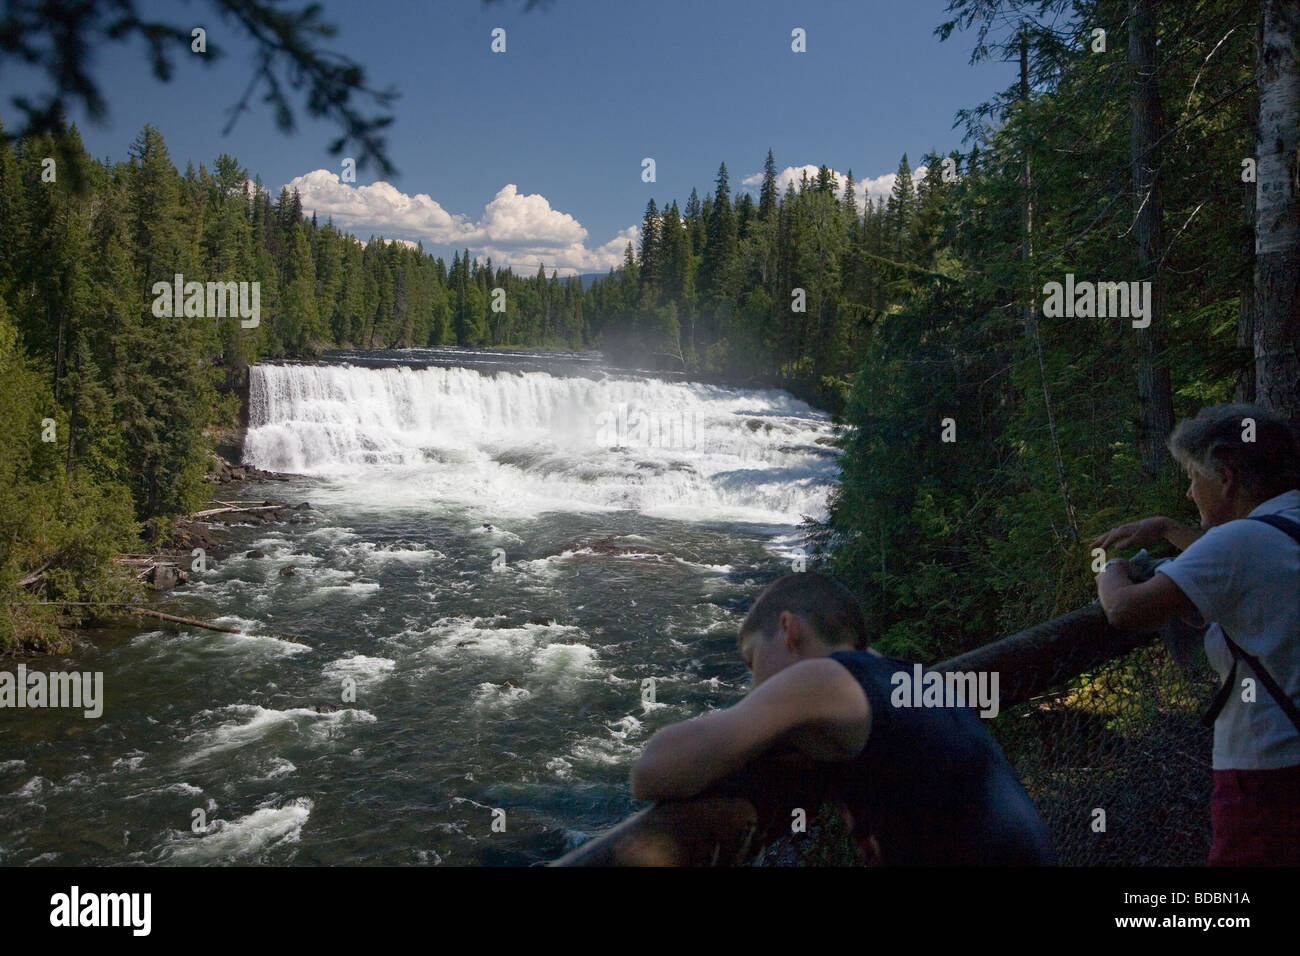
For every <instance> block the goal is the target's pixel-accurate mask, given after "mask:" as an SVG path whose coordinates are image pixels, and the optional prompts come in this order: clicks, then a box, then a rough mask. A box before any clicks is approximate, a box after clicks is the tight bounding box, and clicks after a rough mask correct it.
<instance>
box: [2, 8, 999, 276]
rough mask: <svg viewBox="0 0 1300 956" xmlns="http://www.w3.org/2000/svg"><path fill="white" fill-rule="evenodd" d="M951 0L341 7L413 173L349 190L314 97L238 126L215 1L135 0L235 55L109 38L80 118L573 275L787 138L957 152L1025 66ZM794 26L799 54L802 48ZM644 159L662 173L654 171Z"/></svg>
mask: <svg viewBox="0 0 1300 956" xmlns="http://www.w3.org/2000/svg"><path fill="white" fill-rule="evenodd" d="M946 5H947V3H946V0H892V2H878V0H860V2H838V3H830V2H820V0H798V2H789V0H786V2H775V0H746V2H732V0H725V2H709V0H694V2H686V0H654V2H650V0H646V2H631V0H553V2H552V3H551V5H550V6H549V7H547V8H545V9H535V10H533V11H531V12H527V13H526V12H524V11H523V2H522V0H502V2H500V3H497V4H494V5H492V6H484V5H483V4H482V3H481V2H479V0H422V2H395V0H371V2H337V0H326V2H324V4H323V6H324V12H325V19H326V20H328V21H330V22H332V23H334V24H335V25H336V26H337V27H338V31H339V32H338V35H337V36H336V37H334V38H333V39H332V40H329V41H326V42H327V46H328V48H330V49H333V50H336V51H339V52H341V53H344V54H346V55H348V56H350V57H352V58H353V59H355V60H357V61H358V62H360V63H361V64H362V65H363V66H364V67H365V69H366V71H367V79H368V81H369V83H370V84H371V85H372V86H375V87H379V88H383V87H386V86H389V85H392V86H394V87H396V88H397V89H398V90H399V91H400V93H401V98H400V99H399V100H398V101H397V103H396V104H395V107H394V111H393V112H394V115H395V117H396V118H395V121H394V124H393V126H392V127H390V129H389V134H388V145H389V153H390V156H391V157H392V159H393V161H394V163H395V165H396V166H397V168H398V170H399V174H398V175H397V176H395V177H392V178H391V179H390V180H389V181H388V182H387V183H383V182H377V171H376V170H375V169H373V168H366V169H362V170H359V171H358V173H357V181H356V183H355V184H347V183H341V182H340V181H339V179H338V175H339V173H340V169H341V167H340V164H339V159H338V158H337V157H333V156H331V155H330V154H329V152H328V148H327V147H328V144H329V143H330V142H331V141H332V140H333V139H334V138H335V137H336V136H337V135H338V130H337V128H336V127H334V126H333V125H332V124H330V123H326V122H323V121H313V120H310V119H309V118H308V117H307V116H306V115H305V112H304V111H303V110H302V109H301V102H302V101H301V100H298V101H296V102H295V111H296V118H297V120H298V129H297V132H296V133H295V134H293V135H285V134H283V133H281V132H280V131H279V130H277V129H276V127H275V125H274V123H273V120H272V116H271V111H270V109H269V107H265V106H262V105H261V104H260V103H257V104H255V109H254V110H252V111H251V112H248V113H245V114H244V115H243V116H242V117H241V118H240V120H239V122H238V124H237V125H236V126H235V128H234V130H233V131H232V132H231V133H230V135H228V136H223V135H222V129H223V128H224V127H225V125H226V121H227V118H228V117H227V111H228V109H229V107H230V106H231V105H232V104H233V103H234V102H235V101H236V100H237V99H238V98H239V95H240V93H241V91H242V90H243V89H244V87H245V86H246V85H247V83H248V81H249V79H250V77H251V75H252V66H251V61H250V60H249V58H248V46H247V44H245V43H244V42H242V41H241V39H240V38H239V37H238V36H237V35H235V34H233V33H232V30H233V25H231V24H229V23H226V22H224V21H223V20H222V19H221V18H219V17H218V16H216V15H215V14H212V13H210V8H209V7H208V6H207V5H206V4H203V3H198V2H171V3H160V2H153V0H149V2H144V3H142V4H141V7H142V9H144V10H146V11H148V12H150V13H156V14H158V15H160V16H162V17H165V18H166V19H168V20H171V21H174V22H177V23H180V24H188V23H189V22H190V21H193V25H194V26H202V27H204V28H205V29H206V30H207V33H208V39H209V42H211V43H214V44H217V43H220V44H224V45H225V46H226V48H227V51H228V53H229V55H228V56H227V58H226V59H225V60H224V61H221V62H220V63H218V64H215V65H213V66H211V67H210V68H204V67H203V66H202V65H201V64H200V63H199V62H198V60H199V57H198V55H197V54H193V53H191V52H190V51H189V50H188V48H186V49H183V50H181V51H180V52H179V53H178V55H177V57H176V58H175V63H176V72H175V75H174V77H173V79H172V81H171V82H170V83H168V84H161V83H159V82H158V81H157V80H155V79H154V78H153V76H152V74H151V73H150V70H149V66H148V62H147V59H146V57H145V55H144V50H143V47H142V46H141V45H139V44H132V45H130V46H126V45H120V44H119V45H114V46H110V47H106V48H104V49H102V50H97V51H95V52H94V56H95V59H94V63H95V75H96V77H97V78H98V79H99V80H100V82H101V84H102V87H103V89H104V92H105V93H106V96H107V99H108V102H109V106H110V116H109V118H108V122H107V124H105V125H103V126H97V125H95V124H93V123H90V122H89V121H87V120H86V119H85V117H84V116H82V115H79V114H76V113H74V114H73V116H72V119H74V120H75V121H76V122H77V123H78V125H79V127H80V128H81V132H82V136H83V138H84V140H85V142H86V145H87V148H88V149H89V150H90V152H91V153H92V154H94V155H95V156H97V157H110V158H113V159H124V158H125V157H126V154H127V149H128V147H129V144H130V142H131V141H132V139H134V138H135V136H136V135H137V134H138V132H139V130H140V128H141V127H142V126H143V125H144V124H145V123H152V124H153V125H155V126H157V127H158V128H159V129H160V130H161V131H162V133H163V135H164V137H165V138H166V140H167V144H168V147H169V149H170V151H171V155H172V159H173V161H174V162H175V163H176V164H177V166H178V167H179V168H180V169H181V170H184V168H185V163H186V161H187V160H192V161H193V162H194V163H195V165H196V166H197V165H198V164H200V163H205V164H208V165H209V166H210V165H211V164H212V161H213V160H214V159H215V158H216V156H217V155H218V154H220V153H222V152H228V153H231V154H232V155H234V156H235V157H236V158H237V159H238V160H239V161H240V162H241V163H242V164H243V165H245V166H246V167H247V168H248V170H249V173H250V175H252V176H256V175H260V176H261V177H262V181H263V183H264V185H265V186H266V187H267V188H269V189H271V190H272V192H273V193H278V191H279V189H280V187H281V186H283V185H285V184H297V185H298V186H299V188H300V190H301V191H302V192H303V196H304V205H305V207H306V208H308V209H313V208H315V209H317V211H318V212H319V213H320V215H321V217H322V219H323V218H324V217H325V216H326V215H327V214H332V215H333V218H334V221H335V223H336V225H340V226H341V227H343V228H346V229H347V230H348V231H351V232H354V233H355V234H357V235H358V236H360V237H361V238H362V239H366V238H368V237H369V236H370V235H372V234H373V235H379V234H383V235H385V236H387V237H389V238H401V239H407V240H417V239H418V240H422V241H423V242H424V244H425V248H426V249H427V250H429V251H431V252H434V253H435V254H439V255H444V256H446V258H447V259H448V260H450V257H451V253H452V250H453V249H456V248H463V247H468V248H469V249H470V250H471V252H472V253H474V254H476V255H478V256H483V255H491V256H492V258H493V262H494V263H496V264H498V265H501V264H509V265H512V266H513V267H514V269H515V271H516V272H529V273H531V272H535V271H536V269H537V265H538V262H539V261H540V262H544V263H545V265H546V267H547V271H548V272H549V271H550V270H551V269H552V268H557V269H558V270H559V272H560V274H561V275H565V274H572V273H574V272H605V271H607V270H608V268H609V267H610V266H611V265H613V264H615V263H616V262H618V261H619V260H620V259H621V256H622V250H623V246H624V244H625V243H626V242H627V241H628V239H629V238H632V239H635V235H636V232H635V229H636V224H637V223H639V222H640V219H641V216H642V214H643V212H644V210H645V206H646V202H647V201H648V200H649V199H650V198H651V197H654V199H655V200H656V202H658V203H659V204H660V205H661V206H662V205H664V204H665V203H666V202H667V201H669V200H671V199H674V198H675V199H677V200H678V202H679V203H680V204H684V203H685V200H686V198H687V196H688V195H689V194H690V191H691V188H692V186H694V187H696V188H697V189H698V190H699V192H700V195H701V196H703V195H705V194H706V193H707V192H711V191H712V190H713V188H714V177H715V175H716V173H717V169H718V164H719V163H720V162H726V164H727V169H728V172H729V174H730V178H731V186H732V189H733V190H735V189H738V188H740V187H741V186H742V185H743V183H744V180H745V179H746V178H748V177H757V175H758V174H759V173H761V170H762V165H763V160H764V157H765V156H766V154H767V149H768V147H771V148H772V150H773V153H774V156H775V158H776V163H777V167H778V169H782V170H784V169H786V168H789V167H794V168H797V167H801V166H803V165H805V164H811V165H814V166H815V165H817V164H820V163H825V164H827V165H828V166H830V167H832V168H833V169H835V170H837V171H840V172H843V171H845V170H848V169H852V171H853V173H854V176H855V177H856V178H857V179H858V180H859V181H863V180H871V181H872V182H871V185H870V188H871V189H872V190H873V192H874V191H879V190H887V189H888V186H889V183H890V182H891V179H890V177H892V174H893V172H894V170H895V169H896V167H897V165H898V160H899V157H900V156H901V155H902V154H903V153H904V152H906V153H908V155H909V158H910V159H911V160H912V164H913V165H916V162H917V160H918V158H919V157H920V155H921V154H923V153H924V152H926V151H928V150H929V149H932V148H934V149H939V150H945V151H946V150H948V149H952V148H956V147H959V146H960V132H959V131H958V130H955V129H953V128H952V123H953V118H954V114H955V113H956V111H957V110H958V109H961V108H963V107H969V106H974V105H976V104H977V103H979V102H981V101H983V100H986V99H988V98H989V97H990V96H991V95H992V93H993V92H994V91H995V90H997V89H1000V88H1002V87H1005V86H1007V85H1008V84H1009V83H1010V82H1011V81H1012V79H1013V78H1014V72H1015V66H1014V65H1013V64H1007V63H992V64H988V63H986V64H980V65H979V66H971V65H969V58H970V48H971V46H972V44H973V41H974V37H973V36H972V35H968V34H960V33H958V34H955V35H954V36H953V38H951V39H950V40H948V41H947V42H945V43H940V42H939V41H938V39H937V37H935V36H934V34H933V30H934V28H935V27H936V26H937V25H938V24H939V23H940V22H941V21H942V20H943V19H944V8H945V7H946ZM494 27H502V28H504V29H505V30H506V52H505V53H493V52H491V50H490V44H491V31H492V29H493V28H494ZM795 27H801V28H803V29H804V30H805V31H806V34H807V52H806V53H794V52H793V51H792V50H791V31H792V30H793V29H794V28H795ZM0 84H2V85H3V90H4V95H3V99H2V100H0V116H2V117H3V118H4V119H5V120H6V122H7V123H8V124H9V125H12V124H13V122H14V119H15V118H14V117H13V116H12V113H13V110H12V108H9V106H8V100H9V96H10V95H12V94H14V93H19V92H30V91H32V90H33V89H34V87H33V86H32V84H31V78H30V74H26V73H23V72H22V71H20V70H14V69H12V68H10V69H8V70H7V71H6V73H5V74H4V75H3V76H0ZM644 157H653V158H654V160H655V164H656V182H653V183H646V182H643V181H642V179H641V169H642V166H641V161H642V159H643V158H644ZM752 188H754V189H755V190H756V189H757V186H754V187H752Z"/></svg>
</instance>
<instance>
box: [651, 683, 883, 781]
mask: <svg viewBox="0 0 1300 956" xmlns="http://www.w3.org/2000/svg"><path fill="white" fill-rule="evenodd" d="M870 716H871V715H870V708H869V707H868V705H867V695H866V694H865V693H864V692H863V690H862V687H861V685H860V684H859V683H858V682H857V679H856V678H854V677H853V675H852V674H850V673H849V671H848V669H847V668H845V667H844V666H843V665H842V664H839V663H837V662H836V661H833V660H831V659H829V658H816V659H813V660H807V661H800V662H799V663H797V664H792V665H791V666H789V667H787V668H785V669H784V670H782V671H781V672H780V673H778V674H775V675H773V676H772V677H771V678H769V679H768V680H766V681H764V682H763V683H762V684H760V685H759V686H758V687H756V688H755V689H754V690H752V691H750V693H749V694H748V695H746V696H745V698H744V699H743V700H742V701H741V702H740V703H738V704H736V705H734V706H732V707H728V708H726V709H725V710H716V711H713V712H711V713H708V714H705V715H703V716H701V717H696V718H694V719H693V720H687V721H683V722H682V723H678V724H672V725H671V726H668V727H665V728H664V729H663V730H661V731H659V732H658V733H657V734H655V735H654V737H652V738H651V739H650V743H648V744H647V745H646V748H645V751H644V752H643V753H642V754H641V757H640V759H638V760H637V762H636V764H635V765H634V766H633V767H632V795H633V796H634V797H636V798H637V799H638V800H669V799H675V798H681V797H689V796H693V795H694V794H697V793H699V792H700V791H702V790H704V789H706V788H707V787H709V786H710V785H711V784H714V783H717V782H718V781H719V780H721V779H723V778H724V777H726V776H728V775H729V774H731V773H734V772H735V771H737V770H739V769H740V768H741V767H743V766H744V765H745V764H746V763H748V762H749V761H750V760H753V759H754V758H755V757H757V756H758V755H759V754H761V753H762V752H763V751H764V750H766V749H767V748H768V747H769V746H770V745H771V744H772V743H774V742H775V741H776V740H778V739H779V738H781V737H783V736H786V735H787V734H788V735H789V738H790V741H791V743H793V744H794V745H795V746H796V747H798V748H799V749H800V750H803V751H804V752H806V753H808V754H809V755H810V756H812V757H814V758H815V759H819V760H837V759H838V760H848V759H851V758H852V757H854V756H856V754H857V753H858V752H859V751H860V750H861V749H862V748H863V746H865V745H866V742H867V734H868V733H869V730H870Z"/></svg>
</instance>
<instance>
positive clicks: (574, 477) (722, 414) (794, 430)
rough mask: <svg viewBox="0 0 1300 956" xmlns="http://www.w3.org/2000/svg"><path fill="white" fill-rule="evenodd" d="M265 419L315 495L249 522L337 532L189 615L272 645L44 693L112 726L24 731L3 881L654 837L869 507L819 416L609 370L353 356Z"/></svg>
mask: <svg viewBox="0 0 1300 956" xmlns="http://www.w3.org/2000/svg"><path fill="white" fill-rule="evenodd" d="M249 404H250V425H249V430H248V433H247V437H246V440H245V443H244V460H245V461H246V462H247V463H249V464H252V465H256V466H257V467H259V468H264V469H268V470H273V471H280V472H291V473H294V474H295V475H298V476H301V477H295V478H293V479H292V480H290V481H288V482H264V483H263V482H252V483H244V484H243V485H239V484H232V485H228V486H223V487H222V489H221V493H220V494H219V495H218V497H221V498H223V499H228V498H230V497H232V496H237V497H238V498H239V499H240V500H252V499H260V498H268V497H274V498H280V499H284V500H286V501H288V502H290V503H291V504H297V503H299V502H303V501H305V502H308V503H309V504H310V505H311V508H310V509H305V510H301V511H295V512H294V519H293V522H292V523H284V524H272V525H264V526H256V527H255V526H235V527H232V528H230V529H229V531H228V532H227V535H226V537H227V544H226V545H225V546H224V547H223V548H222V549H220V550H219V551H218V552H216V553H214V554H213V555H211V556H210V557H209V563H208V568H207V570H206V571H204V572H203V573H200V574H196V575H195V576H194V580H193V581H192V582H191V583H190V584H188V585H186V586H183V587H181V588H179V589H177V590H175V591H173V592H171V593H170V594H168V595H166V603H167V607H168V609H169V610H172V611H173V612H174V613H179V614H183V615H191V616H197V617H200V618H205V619H210V620H214V621H216V622H217V623H224V624H226V625H228V626H235V627H238V628H240V629H241V630H242V631H243V633H242V634H223V633H217V632H212V631H205V630H198V629H193V628H188V627H182V628H180V629H170V630H150V631H145V632H138V631H125V630H111V631H102V632H100V633H99V634H98V636H97V639H96V642H95V646H94V647H93V648H90V647H83V648H80V649H78V650H77V651H76V652H75V653H74V654H72V655H70V656H67V657H60V658H54V659H44V660H42V659H36V660H29V661H27V666H28V669H29V670H30V669H34V668H35V669H41V668H44V669H48V670H65V669H66V670H81V671H102V672H103V674H104V688H105V689H104V694H105V702H104V710H103V714H102V716H100V717H99V718H94V719H87V718H84V717H83V716H82V715H81V712H80V711H75V712H73V711H67V710H43V711H32V710H29V711H22V712H19V711H14V710H7V711H0V863H3V864H10V865H12V864H55V865H90V864H93V865H101V864H139V863H174V864H203V865H208V864H249V863H270V864H294V865H312V864H328V865H340V864H398V865H404V864H444V865H524V864H531V863H536V862H540V861H544V860H549V859H553V858H554V857H556V856H558V855H559V854H560V853H562V852H564V851H565V850H567V849H569V848H570V847H572V846H574V845H576V844H577V843H579V842H581V840H582V839H584V838H585V837H586V836H588V835H590V834H591V833H593V832H595V831H597V830H600V829H602V828H605V827H608V826H610V825H612V824H614V823H616V822H617V821H618V820H620V819H621V818H623V817H624V816H626V815H627V814H629V813H631V812H633V811H634V810H635V809H637V807H638V804H637V803H636V802H635V801H633V800H632V798H631V795H630V793H629V791H628V787H627V775H628V770H629V768H630V766H631V762H632V761H633V760H634V759H635V757H636V755H637V753H638V752H639V750H640V748H641V747H642V746H643V745H644V742H645V740H646V739H647V738H648V736H649V735H650V734H652V733H653V732H654V731H655V730H656V729H657V728H659V727H662V726H664V725H666V724H668V723H671V722H674V721H677V720H682V719H685V718H687V717H691V716H694V715H696V714H699V713H701V712H702V711H704V710H706V709H708V708H712V707H720V706H726V705H728V704H730V703H732V702H734V701H735V700H736V699H738V698H739V696H740V695H742V694H743V693H744V691H745V689H746V688H747V686H748V673H747V672H746V670H745V668H744V666H743V664H742V663H741V662H740V660H739V658H738V656H737V654H736V650H735V638H736V631H737V626H738V623H739V620H740V618H741V616H742V615H743V613H744V610H745V608H746V607H747V606H748V604H749V602H750V601H752V599H753V597H754V596H755V594H756V593H757V592H758V590H759V589H760V588H761V586H762V585H763V584H765V583H766V582H768V581H770V580H772V579H773V578H775V577H776V576H777V575H779V574H780V573H782V571H783V570H786V569H788V568H789V567H790V565H791V561H792V560H793V559H794V558H795V556H796V555H797V553H798V550H797V549H798V547H799V542H800V538H799V534H798V527H797V526H798V523H799V522H800V520H801V518H802V516H804V515H809V516H813V517H823V516H824V515H825V511H826V498H827V495H828V493H829V491H830V489H831V488H832V487H833V485H834V482H835V480H836V478H837V476H838V459H837V452H836V450H835V448H834V447H833V445H832V444H831V442H832V438H833V434H834V429H833V427H832V425H831V423H830V421H829V420H828V418H827V416H826V415H825V414H824V413H822V412H820V411H817V410H815V409H813V408H811V407H809V406H808V405H807V404H805V403H803V402H801V401H799V400H796V399H794V398H793V397H791V396H790V395H789V394H787V393H785V392H782V391H779V390H757V389H739V388H730V387H723V386H719V385H711V384H702V383H698V382H689V381H680V380H668V379H663V378H655V377H652V376H650V375H648V374H640V373H635V372H629V371H624V370H618V369H611V368H607V367H604V366H603V365H602V364H601V362H600V361H599V357H598V356H576V357H565V356H554V355H547V354H545V353H522V354H521V353H511V354H504V355H503V354H501V353H487V352H478V353H475V352H463V351H456V350H437V351H427V350H407V351H403V352H396V353H386V354H378V355H377V354H374V353H370V354H365V355H363V354H342V355H336V356H332V357H331V359H330V360H329V361H325V362H321V363H317V364H311V365H307V364H302V365H263V366H256V367H254V368H253V369H252V370H251V383H250V398H249ZM258 552H260V553H261V555H262V556H256V555H257V553H258ZM250 553H251V554H253V555H255V556H249V554H250ZM290 568H291V569H292V570H291V571H287V569H290ZM286 572H287V573H286ZM272 633H286V634H292V635H297V636H300V637H301V638H302V639H303V641H305V644H302V645H300V644H294V643H289V642H285V641H282V640H279V639H277V638H275V637H273V636H270V635H271V634H272ZM650 698H653V699H650ZM325 705H328V706H325ZM333 708H337V709H333Z"/></svg>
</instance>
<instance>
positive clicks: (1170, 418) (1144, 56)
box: [1128, 0, 1174, 478]
mask: <svg viewBox="0 0 1300 956" xmlns="http://www.w3.org/2000/svg"><path fill="white" fill-rule="evenodd" d="M1151 8H1152V0H1129V21H1128V58H1129V64H1130V65H1131V66H1132V67H1133V90H1132V95H1131V97H1130V101H1129V102H1130V105H1131V112H1132V136H1131V139H1130V145H1131V150H1132V157H1133V202H1134V209H1135V219H1134V222H1133V234H1134V236H1135V237H1136V239H1137V245H1138V250H1137V252H1138V255H1137V262H1138V271H1139V273H1140V280H1141V281H1150V283H1151V314H1150V316H1149V317H1148V318H1149V319H1150V324H1149V325H1148V326H1147V327H1146V328H1144V329H1138V330H1137V337H1138V351H1139V358H1138V407H1139V421H1138V449H1139V451H1140V453H1141V455H1142V471H1143V473H1144V474H1146V475H1147V476H1148V477H1152V478H1154V477H1157V476H1159V475H1160V474H1161V473H1162V472H1164V471H1165V470H1166V469H1167V468H1168V466H1169V462H1170V460H1171V459H1170V457H1169V454H1168V452H1166V451H1165V440H1166V439H1167V438H1168V437H1169V433H1170V432H1171V431H1172V430H1173V427H1174V402H1173V392H1172V389H1171V388H1170V384H1169V368H1168V367H1167V366H1166V365H1165V364H1164V359H1163V357H1162V355H1161V353H1162V352H1163V351H1164V341H1163V340H1164V336H1163V335H1161V334H1160V323H1161V322H1163V321H1164V299H1165V296H1164V279H1163V275H1162V270H1161V268H1160V253H1161V244H1162V236H1161V225H1162V220H1163V218H1164V202H1163V199H1162V198H1161V190H1160V171H1159V170H1160V147H1159V145H1158V142H1159V140H1160V136H1161V127H1162V120H1161V115H1160V112H1161V111H1160V88H1159V85H1158V84H1157V81H1156V62H1155V59H1156V25H1155V17H1154V15H1153V14H1152V10H1151Z"/></svg>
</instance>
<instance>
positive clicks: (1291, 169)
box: [1254, 0, 1300, 426]
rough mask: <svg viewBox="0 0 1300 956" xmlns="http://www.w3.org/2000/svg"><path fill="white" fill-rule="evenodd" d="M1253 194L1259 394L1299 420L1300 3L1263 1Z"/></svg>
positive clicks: (1262, 400)
mask: <svg viewBox="0 0 1300 956" xmlns="http://www.w3.org/2000/svg"><path fill="white" fill-rule="evenodd" d="M1259 41H1260V42H1259V69H1258V72H1257V74H1256V77H1257V82H1258V84H1259V132H1258V138H1257V141H1256V146H1255V152H1256V157H1255V158H1256V162H1257V167H1256V176H1257V182H1256V193H1255V203H1256V207H1255V328H1254V334H1255V394H1256V400H1257V401H1258V402H1259V403H1260V404H1261V405H1264V406H1266V407H1268V408H1272V409H1275V410H1276V411H1278V412H1280V413H1281V414H1282V415H1284V416H1285V417H1288V418H1290V419H1291V421H1292V423H1293V424H1296V425H1297V426H1300V354H1298V350H1300V270H1298V269H1297V262H1296V254H1297V242H1298V241H1300V197H1298V196H1297V195H1296V190H1297V185H1298V184H1297V178H1300V171H1297V169H1296V161H1297V156H1296V115H1297V112H1300V64H1297V54H1296V44H1297V43H1300V2H1297V0H1261V3H1260V37H1259Z"/></svg>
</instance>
